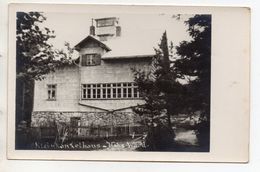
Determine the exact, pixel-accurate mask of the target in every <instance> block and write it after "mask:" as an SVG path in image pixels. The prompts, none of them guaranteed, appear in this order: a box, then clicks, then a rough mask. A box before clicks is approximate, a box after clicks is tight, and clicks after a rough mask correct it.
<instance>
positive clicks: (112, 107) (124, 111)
mask: <svg viewBox="0 0 260 172" xmlns="http://www.w3.org/2000/svg"><path fill="white" fill-rule="evenodd" d="M136 44H139V43H138V42H136ZM140 46H141V45H140ZM75 49H76V50H77V52H78V54H79V58H78V59H77V60H76V61H77V63H75V65H72V66H68V67H64V68H62V69H58V70H56V71H55V72H52V73H50V74H48V75H46V78H45V79H44V80H42V81H36V82H35V92H34V107H33V113H32V122H31V125H32V126H33V127H39V126H41V125H44V126H48V125H51V124H53V123H54V122H55V123H67V124H70V125H72V126H73V125H74V126H83V127H88V126H114V127H115V126H116V127H126V126H127V127H130V128H131V127H134V126H138V125H140V124H139V122H140V117H138V116H137V115H136V114H135V113H133V110H132V108H133V107H135V106H137V104H142V103H144V102H143V100H142V98H141V96H140V94H139V92H138V88H137V86H136V85H135V83H134V76H133V71H132V70H133V69H134V68H135V69H142V70H146V71H149V70H150V68H151V59H152V57H153V56H154V52H153V47H151V50H152V51H144V52H142V51H140V50H138V51H135V49H134V48H133V47H131V45H130V44H128V42H127V41H126V40H124V32H123V29H122V28H121V26H120V24H119V18H116V17H110V18H99V19H95V20H93V19H92V24H91V26H90V34H89V35H88V36H87V37H86V38H85V39H83V40H82V41H81V42H79V43H78V44H77V45H76V46H75ZM108 128H109V127H108ZM128 132H131V131H128Z"/></svg>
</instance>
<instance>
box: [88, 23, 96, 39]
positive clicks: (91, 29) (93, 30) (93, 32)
mask: <svg viewBox="0 0 260 172" xmlns="http://www.w3.org/2000/svg"><path fill="white" fill-rule="evenodd" d="M89 34H90V35H92V36H95V26H94V25H93V19H92V20H91V26H90V28H89Z"/></svg>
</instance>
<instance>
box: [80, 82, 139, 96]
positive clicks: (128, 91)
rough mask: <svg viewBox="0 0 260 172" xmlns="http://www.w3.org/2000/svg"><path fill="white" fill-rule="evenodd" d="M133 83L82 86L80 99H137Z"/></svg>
mask: <svg viewBox="0 0 260 172" xmlns="http://www.w3.org/2000/svg"><path fill="white" fill-rule="evenodd" d="M139 97H140V96H139V92H138V88H137V85H136V84H134V83H109V84H82V99H136V98H139Z"/></svg>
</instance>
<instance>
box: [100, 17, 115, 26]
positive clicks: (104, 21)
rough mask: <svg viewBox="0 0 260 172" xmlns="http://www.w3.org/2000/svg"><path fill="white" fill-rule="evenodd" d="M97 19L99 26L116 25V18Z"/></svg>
mask: <svg viewBox="0 0 260 172" xmlns="http://www.w3.org/2000/svg"><path fill="white" fill-rule="evenodd" d="M96 21H97V27H106V26H114V25H115V18H106V19H99V20H96Z"/></svg>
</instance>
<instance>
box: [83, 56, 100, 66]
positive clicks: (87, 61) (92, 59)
mask: <svg viewBox="0 0 260 172" xmlns="http://www.w3.org/2000/svg"><path fill="white" fill-rule="evenodd" d="M100 64H101V55H100V54H85V55H82V58H81V65H82V66H95V65H100Z"/></svg>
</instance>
